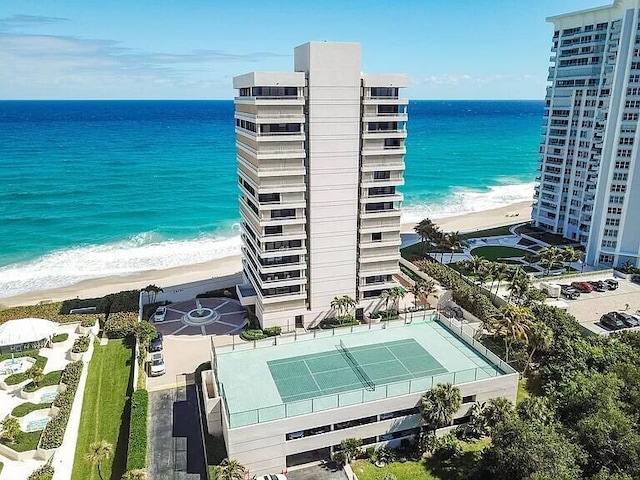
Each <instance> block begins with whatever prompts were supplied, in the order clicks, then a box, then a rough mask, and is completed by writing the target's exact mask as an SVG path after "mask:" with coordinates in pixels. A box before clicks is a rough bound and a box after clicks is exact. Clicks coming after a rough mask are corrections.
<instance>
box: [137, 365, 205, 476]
mask: <svg viewBox="0 0 640 480" xmlns="http://www.w3.org/2000/svg"><path fill="white" fill-rule="evenodd" d="M176 383H180V384H181V385H179V386H177V387H174V388H168V389H165V390H159V391H155V392H151V393H150V394H149V409H150V413H149V417H150V418H151V419H152V421H151V422H149V462H148V472H149V480H205V479H206V478H207V476H206V465H205V458H204V447H203V444H202V434H201V431H200V419H199V417H198V397H197V393H196V387H195V385H186V380H185V379H184V377H182V378H178V379H177V381H176Z"/></svg>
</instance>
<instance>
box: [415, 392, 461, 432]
mask: <svg viewBox="0 0 640 480" xmlns="http://www.w3.org/2000/svg"><path fill="white" fill-rule="evenodd" d="M461 405H462V397H461V396H460V390H458V388H457V387H454V386H453V384H451V383H439V384H438V385H436V386H435V387H433V388H432V389H431V390H428V391H426V392H425V393H423V394H422V397H421V398H420V406H419V408H420V414H421V415H422V418H423V420H424V421H425V423H426V426H427V428H428V429H429V430H430V431H435V430H437V429H438V428H442V427H445V426H447V425H450V424H451V421H452V420H453V415H455V413H456V412H457V411H458V409H459V408H460V406H461Z"/></svg>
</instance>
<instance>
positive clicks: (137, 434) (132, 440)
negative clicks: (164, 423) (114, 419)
mask: <svg viewBox="0 0 640 480" xmlns="http://www.w3.org/2000/svg"><path fill="white" fill-rule="evenodd" d="M148 409H149V392H147V391H146V390H136V391H135V392H133V395H131V422H130V424H129V448H128V450H127V470H137V469H143V468H146V466H147V412H148Z"/></svg>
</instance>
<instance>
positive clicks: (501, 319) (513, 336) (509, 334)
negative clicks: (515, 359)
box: [493, 303, 533, 363]
mask: <svg viewBox="0 0 640 480" xmlns="http://www.w3.org/2000/svg"><path fill="white" fill-rule="evenodd" d="M532 322H533V314H532V313H531V310H529V309H528V308H526V307H521V306H518V305H513V304H511V303H508V304H506V305H505V306H503V307H502V308H500V311H499V313H498V315H497V316H496V317H495V323H494V332H493V334H494V335H497V336H501V337H503V339H504V355H505V358H504V359H505V362H507V363H509V353H510V351H511V346H512V345H513V342H514V341H516V340H523V341H527V340H528V333H529V327H530V325H531V323H532Z"/></svg>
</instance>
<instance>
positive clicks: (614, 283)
mask: <svg viewBox="0 0 640 480" xmlns="http://www.w3.org/2000/svg"><path fill="white" fill-rule="evenodd" d="M604 283H606V284H607V287H609V290H615V289H616V288H618V281H617V280H614V279H613V278H608V279H607V280H605V281H604Z"/></svg>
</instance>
